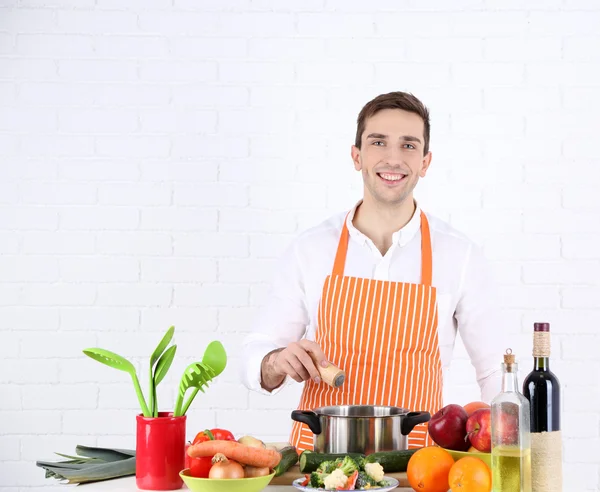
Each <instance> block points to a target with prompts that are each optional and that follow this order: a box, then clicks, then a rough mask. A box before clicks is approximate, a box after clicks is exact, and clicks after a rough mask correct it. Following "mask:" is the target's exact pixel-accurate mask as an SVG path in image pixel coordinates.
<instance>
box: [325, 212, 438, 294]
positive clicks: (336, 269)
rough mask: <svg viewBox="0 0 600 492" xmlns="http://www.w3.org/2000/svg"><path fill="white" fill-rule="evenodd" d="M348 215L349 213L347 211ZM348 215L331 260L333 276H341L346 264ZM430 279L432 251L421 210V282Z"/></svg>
mask: <svg viewBox="0 0 600 492" xmlns="http://www.w3.org/2000/svg"><path fill="white" fill-rule="evenodd" d="M348 215H349V213H348ZM348 215H346V218H345V219H344V225H343V226H342V233H341V234H340V241H339V243H338V248H337V252H336V254H335V261H334V262H333V272H332V275H334V276H336V275H337V276H343V275H344V267H345V265H346V252H347V251H348V239H349V232H348V227H347V226H346V221H347V220H348ZM431 279H432V252H431V234H430V231H429V221H428V220H427V217H426V216H425V213H424V212H423V211H421V283H422V284H424V285H431Z"/></svg>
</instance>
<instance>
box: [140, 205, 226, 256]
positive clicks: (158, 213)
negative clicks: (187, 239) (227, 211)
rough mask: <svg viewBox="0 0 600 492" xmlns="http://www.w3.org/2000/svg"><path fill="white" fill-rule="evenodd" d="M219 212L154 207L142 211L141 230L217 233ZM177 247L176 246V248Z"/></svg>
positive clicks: (190, 208) (200, 209) (193, 208)
mask: <svg viewBox="0 0 600 492" xmlns="http://www.w3.org/2000/svg"><path fill="white" fill-rule="evenodd" d="M217 222H218V219H217V210H216V209H214V210H207V209H202V208H195V207H164V208H163V207H152V208H145V209H142V211H141V223H140V228H141V229H145V230H151V231H158V232H165V231H193V232H198V231H204V232H207V231H216V230H217ZM175 247H176V246H175Z"/></svg>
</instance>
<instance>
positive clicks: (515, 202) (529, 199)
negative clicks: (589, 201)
mask: <svg viewBox="0 0 600 492" xmlns="http://www.w3.org/2000/svg"><path fill="white" fill-rule="evenodd" d="M512 190H513V191H514V194H513V195H512V196H511V199H510V200H508V199H507V194H506V190H504V191H502V190H500V189H499V188H498V187H489V188H486V189H484V191H483V207H484V208H493V209H503V210H507V209H518V210H528V209H548V208H559V207H560V204H561V194H560V189H559V188H558V187H557V186H554V187H549V186H548V185H536V184H517V185H514V186H512Z"/></svg>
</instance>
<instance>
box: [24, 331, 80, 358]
mask: <svg viewBox="0 0 600 492" xmlns="http://www.w3.org/2000/svg"><path fill="white" fill-rule="evenodd" d="M20 338H21V358H23V359H43V358H44V357H50V358H60V359H69V358H73V357H79V356H80V355H81V347H83V346H85V345H86V343H87V340H89V339H90V335H89V333H78V332H73V331H71V332H49V331H43V332H36V331H29V332H25V333H21V337H20Z"/></svg>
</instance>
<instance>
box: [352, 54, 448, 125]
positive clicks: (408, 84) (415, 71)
mask: <svg viewBox="0 0 600 492" xmlns="http://www.w3.org/2000/svg"><path fill="white" fill-rule="evenodd" d="M375 80H398V84H399V86H398V87H397V89H398V90H403V91H407V92H410V91H411V90H414V89H413V88H414V87H422V86H424V87H444V86H446V85H448V84H449V83H450V66H449V65H448V64H445V63H429V62H423V63H408V62H407V63H403V62H395V63H383V62H381V63H378V64H376V65H375ZM364 102H366V101H364ZM363 104H364V103H363ZM355 119H356V118H354V120H355Z"/></svg>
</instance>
